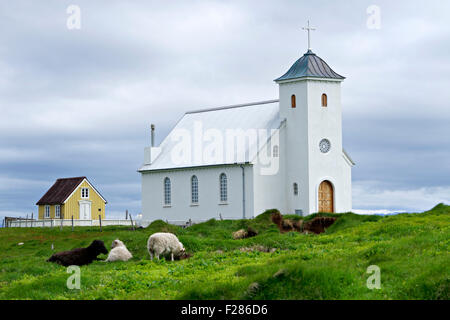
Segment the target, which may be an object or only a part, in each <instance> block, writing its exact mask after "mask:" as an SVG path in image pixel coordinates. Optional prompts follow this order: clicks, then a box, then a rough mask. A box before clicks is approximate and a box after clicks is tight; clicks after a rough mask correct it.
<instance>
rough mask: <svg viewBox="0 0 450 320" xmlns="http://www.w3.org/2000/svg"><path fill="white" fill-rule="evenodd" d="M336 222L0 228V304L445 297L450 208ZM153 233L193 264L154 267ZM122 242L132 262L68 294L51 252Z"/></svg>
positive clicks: (85, 273)
mask: <svg viewBox="0 0 450 320" xmlns="http://www.w3.org/2000/svg"><path fill="white" fill-rule="evenodd" d="M337 216H338V217H339V218H338V220H337V222H336V223H335V224H334V225H332V226H331V227H330V228H329V229H328V230H327V232H326V233H325V234H321V235H313V234H309V235H305V234H299V233H294V232H291V233H286V234H280V233H279V231H278V229H277V228H276V226H275V225H273V224H272V223H271V222H270V214H269V213H265V214H262V215H260V216H258V217H257V218H256V219H253V220H241V221H216V220H211V221H208V222H205V223H202V224H198V225H194V226H192V227H190V228H187V229H182V228H178V227H175V226H171V225H167V224H165V223H164V222H162V221H156V222H154V223H153V224H151V225H150V226H149V227H148V228H146V229H138V230H136V231H132V230H129V228H127V227H106V228H104V229H103V232H99V230H98V228H89V227H78V228H75V231H74V232H72V231H71V229H70V228H64V229H63V230H62V231H60V230H59V228H54V229H50V228H7V229H0V299H449V292H450V278H449V276H450V269H449V266H450V255H449V239H450V206H446V205H443V204H440V205H438V206H436V207H435V208H433V209H432V210H430V211H427V212H424V213H420V214H400V215H395V216H389V217H381V216H375V215H373V216H360V215H355V214H352V213H346V214H340V215H337ZM308 218H311V217H308ZM246 226H252V227H253V228H254V229H256V230H257V231H258V232H259V235H258V236H256V237H254V238H250V239H244V240H232V238H231V233H232V232H233V231H236V230H238V229H240V228H242V227H246ZM157 231H168V232H173V233H175V234H177V235H178V237H179V238H180V240H181V241H182V242H183V243H184V245H185V247H186V250H187V251H188V252H190V253H193V257H192V258H190V259H188V260H182V261H175V262H170V261H165V260H164V259H163V260H160V261H153V262H152V261H150V258H149V255H148V253H147V250H146V243H147V239H148V237H149V235H150V234H152V233H154V232H157ZM116 238H119V239H121V240H122V241H124V243H125V244H126V245H127V247H128V249H129V250H130V251H131V252H132V253H133V255H134V257H133V259H132V260H130V261H128V262H115V263H104V262H100V261H96V262H94V263H93V264H91V265H88V266H83V267H81V289H80V290H69V289H67V286H66V281H67V278H68V277H69V276H70V275H69V274H68V273H67V272H66V268H64V267H62V266H59V265H56V264H53V263H48V262H45V260H46V259H47V258H48V257H50V256H51V254H52V253H53V252H55V251H62V250H68V249H72V248H76V247H82V246H87V245H89V243H90V242H91V241H92V240H94V239H101V240H103V241H105V244H106V246H107V247H108V248H109V246H110V243H111V241H112V240H114V239H116ZM19 242H23V243H24V245H22V246H19V245H18V243H19ZM52 244H54V248H55V251H52V250H51V245H52ZM248 248H253V250H249V249H248ZM265 248H268V249H272V248H276V251H275V252H262V251H264V250H263V249H265ZM258 249H260V250H258ZM101 257H102V258H106V256H101ZM370 265H377V266H379V267H380V269H381V289H379V290H377V289H373V290H370V289H368V288H367V286H366V281H367V278H368V277H369V276H370V275H369V274H367V273H366V270H367V267H368V266H370Z"/></svg>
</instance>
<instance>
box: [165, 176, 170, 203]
mask: <svg viewBox="0 0 450 320" xmlns="http://www.w3.org/2000/svg"><path fill="white" fill-rule="evenodd" d="M171 193H172V191H171V186H170V179H169V178H167V177H166V178H165V179H164V205H166V206H170V204H171V203H172V194H171Z"/></svg>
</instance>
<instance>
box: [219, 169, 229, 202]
mask: <svg viewBox="0 0 450 320" xmlns="http://www.w3.org/2000/svg"><path fill="white" fill-rule="evenodd" d="M227 200H228V190H227V175H226V174H225V173H222V174H221V175H220V202H227Z"/></svg>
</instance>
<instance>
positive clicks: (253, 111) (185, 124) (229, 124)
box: [139, 100, 282, 171]
mask: <svg viewBox="0 0 450 320" xmlns="http://www.w3.org/2000/svg"><path fill="white" fill-rule="evenodd" d="M281 122H282V121H281V119H280V116H279V104H278V100H270V101H263V102H256V103H250V104H243V105H235V106H227V107H221V108H213V109H206V110H199V111H191V112H187V113H186V114H185V115H184V116H183V117H182V118H181V120H180V121H179V122H178V123H177V124H176V126H175V128H174V129H173V130H172V131H171V132H170V133H169V135H168V136H167V137H166V138H165V139H164V140H163V141H162V142H161V145H160V148H161V153H160V155H159V156H158V157H157V158H156V159H155V161H154V162H153V163H152V164H150V165H144V166H142V167H141V168H140V169H139V171H153V170H163V169H175V168H188V167H199V166H210V165H218V164H219V165H220V164H223V165H226V164H233V163H236V161H232V160H231V161H230V160H229V159H226V158H227V157H226V154H225V150H226V137H227V130H236V129H241V130H244V131H246V130H248V129H255V130H259V129H265V130H267V134H268V135H270V134H271V132H270V129H278V128H279V126H280V124H281ZM200 128H201V132H203V134H205V133H206V132H207V131H208V132H210V133H213V132H215V133H217V134H219V135H220V136H221V137H222V138H223V140H224V141H223V146H224V149H223V154H224V156H223V157H222V159H223V160H222V161H217V159H204V157H200V159H198V158H197V157H195V156H194V151H195V150H194V149H195V148H201V150H203V151H204V150H205V149H206V148H207V147H208V146H211V140H207V139H205V137H204V136H203V138H200V139H198V136H196V135H197V132H198V131H199V130H200ZM210 129H213V130H214V131H211V130H210ZM181 135H182V136H183V137H187V136H190V141H191V146H192V147H191V154H192V156H191V157H187V158H190V159H187V160H188V161H183V162H182V163H179V161H178V160H175V161H174V157H173V155H172V152H175V151H176V150H177V149H175V151H174V148H179V143H180V142H179V141H180V136H181ZM205 140H207V141H205ZM257 147H258V146H255V145H254V144H253V145H248V143H246V145H245V159H246V161H249V162H250V161H252V160H253V156H254V155H253V154H250V153H251V151H252V150H255V149H257ZM236 153H237V152H236ZM212 158H213V157H212Z"/></svg>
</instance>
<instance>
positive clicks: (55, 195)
mask: <svg viewBox="0 0 450 320" xmlns="http://www.w3.org/2000/svg"><path fill="white" fill-rule="evenodd" d="M84 179H86V177H75V178H61V179H58V180H56V182H55V183H54V184H53V185H52V186H51V188H50V189H48V191H47V192H46V193H45V194H44V195H43V196H42V198H41V199H40V200H39V201H38V202H37V203H36V205H44V204H48V205H53V204H63V203H64V201H65V200H66V199H67V197H68V196H70V195H71V194H72V192H73V191H74V190H75V188H76V187H78V186H79V185H80V183H81V182H82V181H83V180H84Z"/></svg>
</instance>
